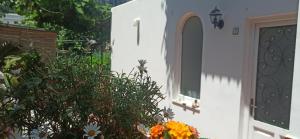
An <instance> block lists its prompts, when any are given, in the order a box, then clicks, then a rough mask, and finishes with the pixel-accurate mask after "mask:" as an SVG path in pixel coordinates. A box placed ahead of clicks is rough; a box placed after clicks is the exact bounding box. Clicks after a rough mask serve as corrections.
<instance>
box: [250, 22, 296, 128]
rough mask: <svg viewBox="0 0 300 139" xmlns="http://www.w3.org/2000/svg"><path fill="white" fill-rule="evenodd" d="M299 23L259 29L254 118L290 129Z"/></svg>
mask: <svg viewBox="0 0 300 139" xmlns="http://www.w3.org/2000/svg"><path fill="white" fill-rule="evenodd" d="M296 29H297V27H296V25H288V26H277V27H264V28H260V30H259V46H258V59H257V60H258V62H257V77H256V102H255V103H256V106H257V108H256V110H255V116H254V119H255V120H258V121H261V122H265V123H268V124H271V125H274V126H277V127H281V128H284V129H289V124H290V110H291V97H292V96H291V94H292V83H293V70H294V56H295V43H296Z"/></svg>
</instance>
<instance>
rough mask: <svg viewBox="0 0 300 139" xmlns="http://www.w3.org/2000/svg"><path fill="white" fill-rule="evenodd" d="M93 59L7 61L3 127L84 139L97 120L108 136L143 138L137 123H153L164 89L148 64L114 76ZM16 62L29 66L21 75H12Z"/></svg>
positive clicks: (0, 111)
mask: <svg viewBox="0 0 300 139" xmlns="http://www.w3.org/2000/svg"><path fill="white" fill-rule="evenodd" d="M93 60H95V59H93V57H92V59H90V58H89V57H88V56H79V55H77V54H69V53H67V54H63V55H60V56H58V57H57V59H56V60H55V61H53V62H51V63H49V64H47V65H45V64H41V63H40V62H39V57H38V56H36V55H35V53H27V54H23V55H21V58H19V59H18V60H17V61H15V62H12V61H10V62H9V61H7V62H6V64H7V65H6V67H7V70H5V75H6V78H7V79H6V80H7V81H6V84H7V88H8V89H7V91H1V92H0V123H2V124H0V131H4V129H5V128H7V127H14V128H18V129H20V128H23V129H27V130H25V131H27V132H26V133H27V134H29V131H31V130H32V129H36V128H38V127H47V129H48V131H49V137H50V138H62V139H65V138H82V135H83V130H82V128H83V127H84V125H86V124H87V123H97V124H98V125H100V126H101V129H100V130H101V131H102V132H103V134H104V136H105V137H106V138H113V139H114V138H118V139H122V138H124V139H127V138H140V137H141V136H142V135H141V134H140V133H139V132H138V131H137V129H136V125H137V124H139V123H143V124H145V125H147V126H150V125H153V124H155V123H156V120H155V118H154V116H155V115H159V113H160V112H161V109H159V108H158V107H157V105H158V103H159V102H160V101H161V100H162V99H163V96H162V94H161V93H160V87H159V86H158V85H157V84H156V82H154V81H152V80H151V77H150V76H148V75H147V70H146V68H145V67H144V64H145V62H140V63H141V65H140V66H139V67H138V69H139V70H138V71H137V72H134V73H132V74H130V75H126V74H123V73H122V74H118V73H115V74H112V73H111V72H109V70H107V68H106V67H104V66H103V65H102V64H100V65H99V64H98V63H97V62H95V61H93ZM12 63H14V64H12ZM18 63H25V64H24V65H26V66H21V67H20V66H18V68H21V69H22V70H21V72H20V73H19V74H12V73H10V72H11V69H13V68H14V67H15V66H16V65H18ZM8 65H11V66H8ZM22 65H23V64H22ZM28 65H30V66H28ZM13 77H17V81H18V83H17V84H15V85H13V82H12V79H13ZM0 134H4V133H1V132H0Z"/></svg>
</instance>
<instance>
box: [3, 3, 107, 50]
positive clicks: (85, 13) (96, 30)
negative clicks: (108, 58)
mask: <svg viewBox="0 0 300 139" xmlns="http://www.w3.org/2000/svg"><path fill="white" fill-rule="evenodd" d="M0 5H3V7H8V8H11V9H13V10H14V11H16V12H17V13H18V14H20V15H22V16H25V18H26V20H25V24H27V25H30V26H33V27H39V28H45V29H47V30H50V31H55V32H57V33H58V44H59V46H61V47H75V46H78V47H79V46H83V45H84V43H85V42H86V40H87V39H89V40H96V41H97V42H98V43H99V45H105V43H106V42H108V41H109V34H110V18H111V13H110V5H106V4H101V3H99V1H97V0H0Z"/></svg>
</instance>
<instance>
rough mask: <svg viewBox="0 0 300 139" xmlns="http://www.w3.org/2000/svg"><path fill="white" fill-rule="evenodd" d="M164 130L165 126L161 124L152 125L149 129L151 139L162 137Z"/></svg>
mask: <svg viewBox="0 0 300 139" xmlns="http://www.w3.org/2000/svg"><path fill="white" fill-rule="evenodd" d="M164 130H165V127H164V126H163V125H160V124H158V125H156V126H153V127H152V128H151V130H150V137H151V139H158V138H159V139H160V138H162V136H163V133H164Z"/></svg>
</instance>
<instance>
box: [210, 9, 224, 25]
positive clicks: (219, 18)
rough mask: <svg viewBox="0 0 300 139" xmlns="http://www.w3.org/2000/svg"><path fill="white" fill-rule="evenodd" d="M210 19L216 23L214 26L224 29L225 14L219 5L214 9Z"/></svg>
mask: <svg viewBox="0 0 300 139" xmlns="http://www.w3.org/2000/svg"><path fill="white" fill-rule="evenodd" d="M209 16H210V21H211V23H212V24H213V25H214V28H217V27H218V28H219V29H222V28H223V27H224V20H223V14H222V13H221V10H219V9H218V8H217V7H215V9H213V10H212V11H211V12H210V13H209Z"/></svg>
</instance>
